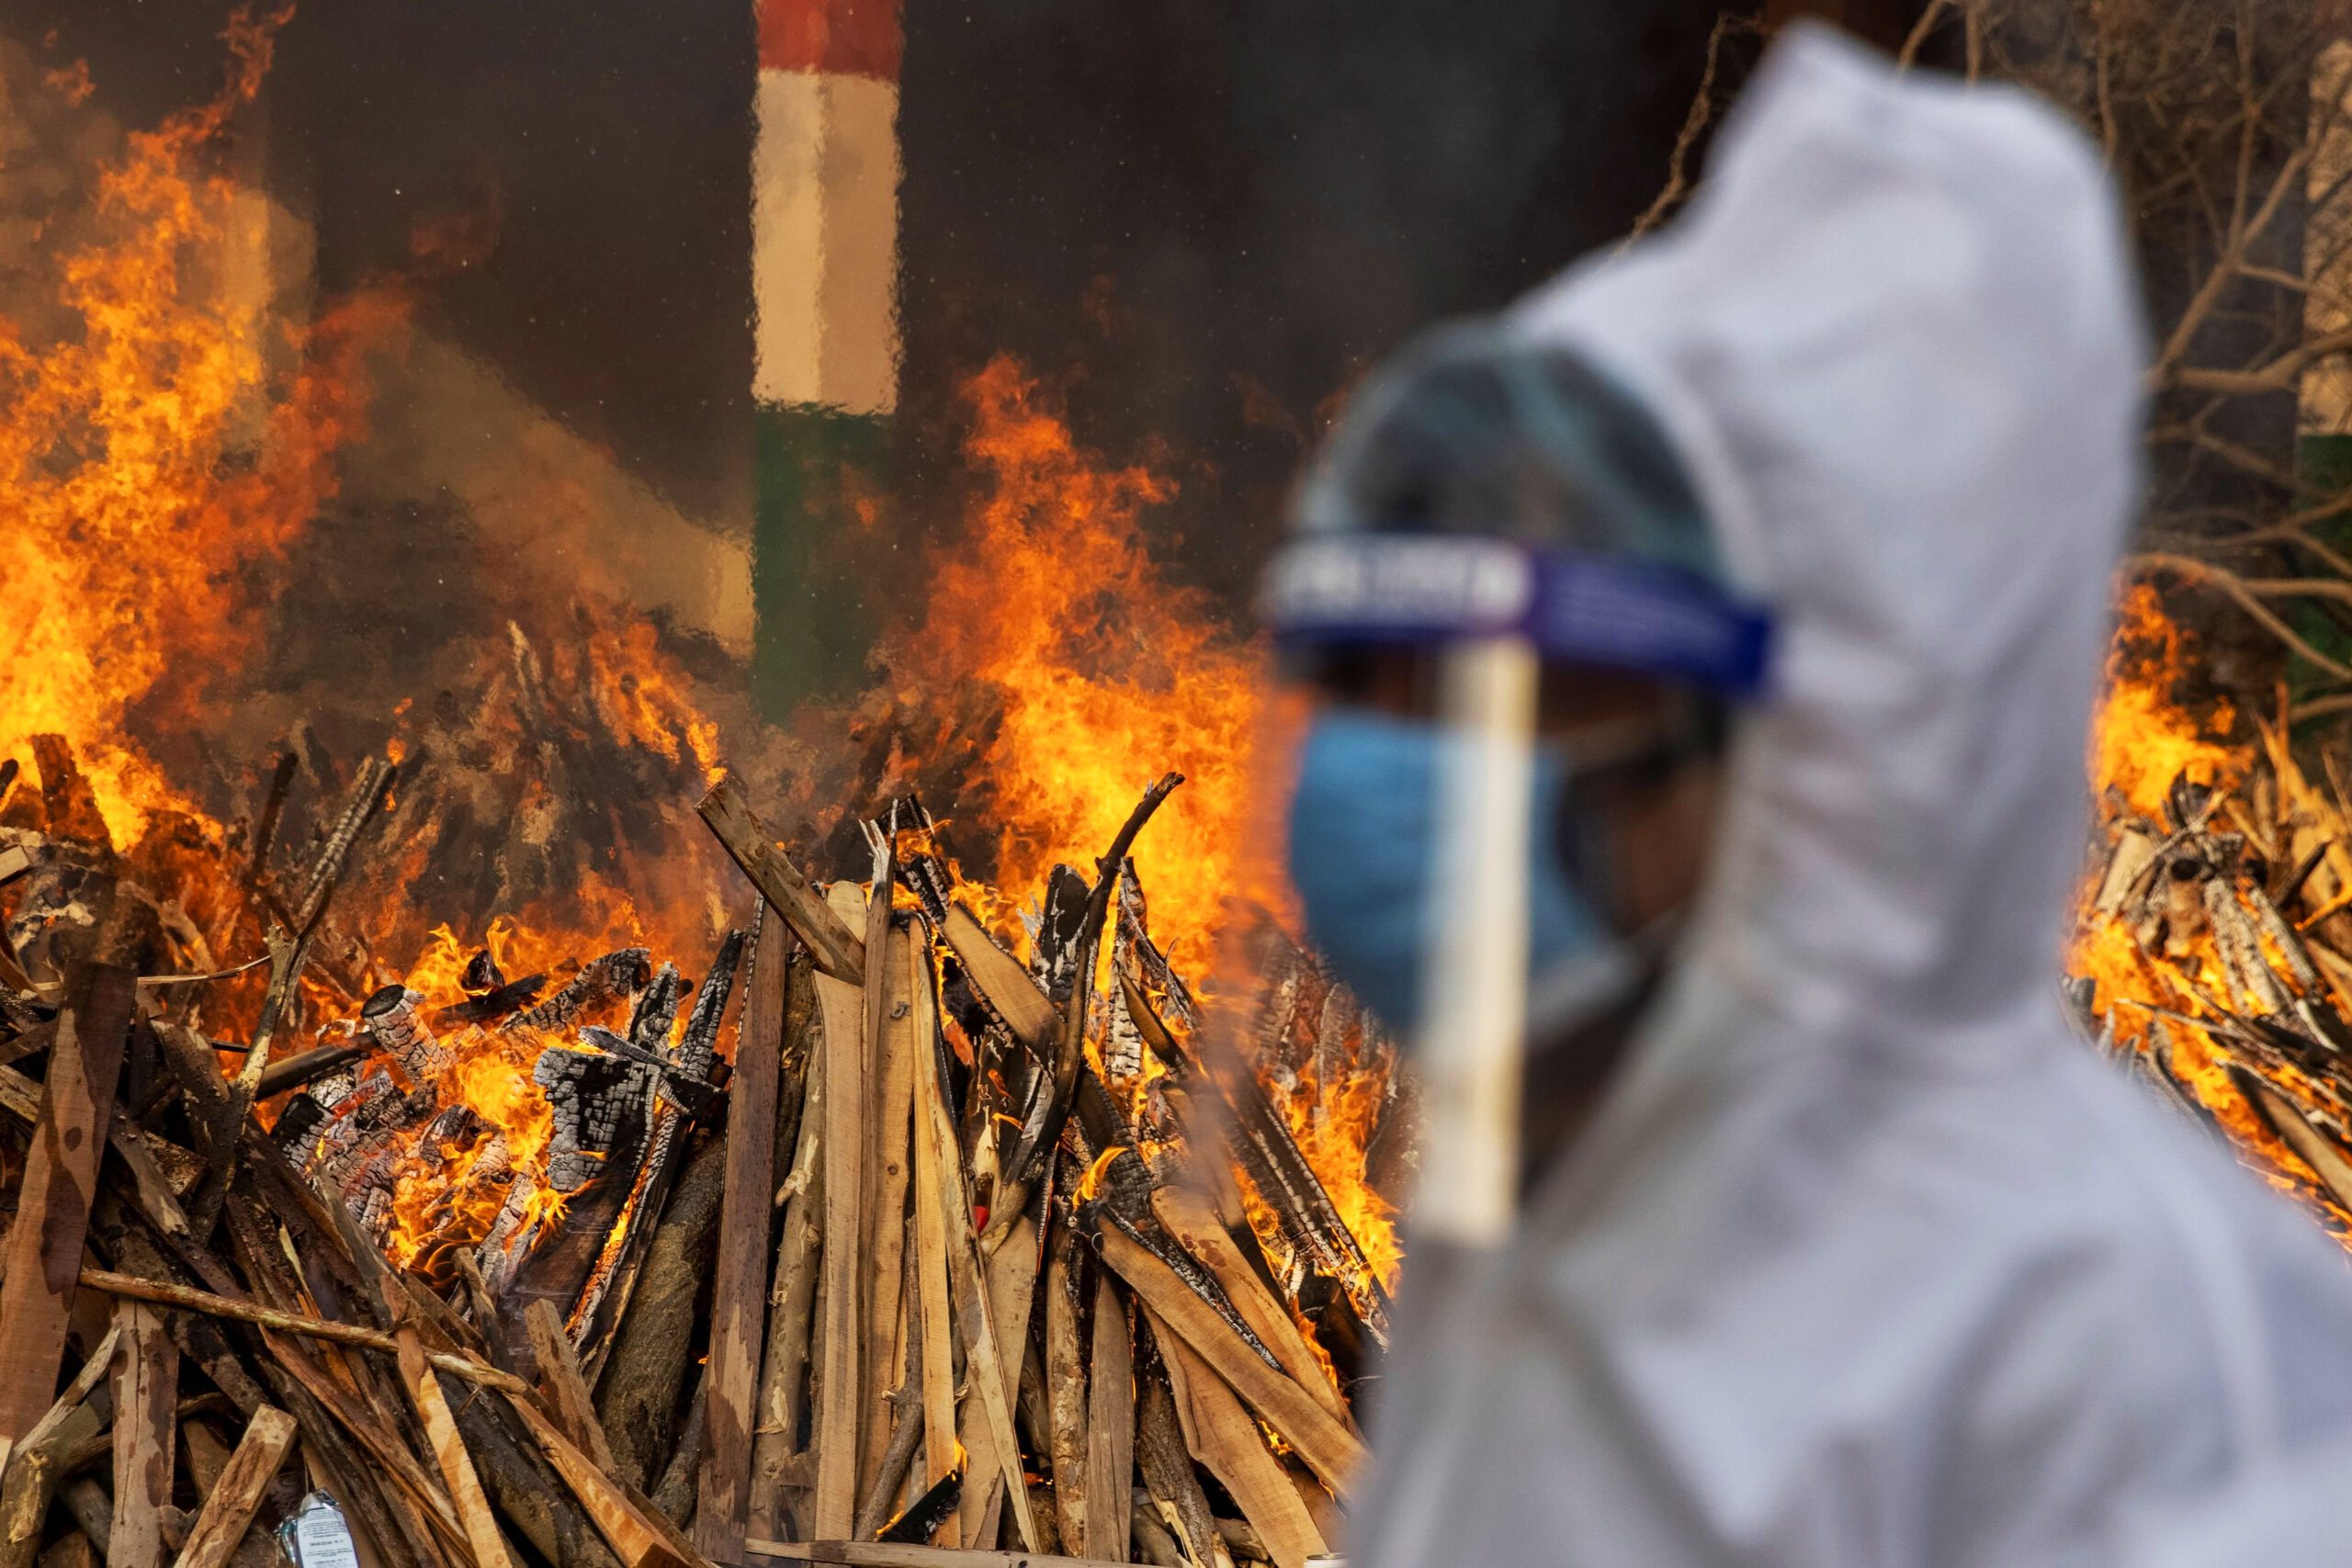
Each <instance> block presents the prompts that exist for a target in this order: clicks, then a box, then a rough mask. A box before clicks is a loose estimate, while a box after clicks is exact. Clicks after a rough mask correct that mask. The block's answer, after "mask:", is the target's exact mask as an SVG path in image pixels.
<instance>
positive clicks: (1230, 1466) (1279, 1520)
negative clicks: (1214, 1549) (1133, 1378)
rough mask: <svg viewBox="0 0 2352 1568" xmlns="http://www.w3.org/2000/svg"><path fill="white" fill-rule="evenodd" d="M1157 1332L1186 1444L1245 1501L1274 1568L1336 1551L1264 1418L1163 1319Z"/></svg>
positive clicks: (1155, 1325)
mask: <svg viewBox="0 0 2352 1568" xmlns="http://www.w3.org/2000/svg"><path fill="white" fill-rule="evenodd" d="M1152 1335H1153V1338H1154V1339H1155V1340H1156V1341H1157V1342H1158V1344H1159V1357H1160V1360H1161V1363H1162V1364H1163V1365H1165V1366H1166V1367H1167V1369H1168V1381H1169V1386H1170V1389H1171V1391H1172V1392H1173V1393H1175V1396H1176V1414H1177V1417H1178V1419H1179V1420H1181V1421H1182V1424H1183V1428H1184V1446H1185V1448H1186V1449H1188V1450H1190V1451H1191V1452H1192V1455H1193V1458H1194V1459H1196V1460H1198V1461H1201V1463H1203V1464H1204V1465H1206V1466H1207V1467H1208V1472H1209V1473H1210V1474H1211V1475H1214V1476H1216V1478H1217V1481H1218V1483H1219V1484H1221V1485H1223V1486H1224V1488H1225V1489H1226V1490H1227V1492H1229V1493H1231V1494H1232V1495H1233V1500H1234V1501H1235V1502H1236V1503H1238V1504H1239V1505H1241V1517H1244V1518H1246V1519H1248V1520H1249V1521H1250V1526H1251V1527H1252V1528H1253V1529H1256V1530H1257V1532H1258V1539H1259V1540H1261V1541H1263V1542H1264V1543H1265V1547H1266V1550H1267V1551H1270V1552H1272V1554H1273V1560H1274V1568H1306V1561H1307V1559H1308V1558H1310V1557H1320V1556H1323V1555H1324V1554H1325V1553H1327V1552H1328V1551H1329V1550H1330V1548H1329V1546H1328V1545H1327V1544H1326V1543H1325V1541H1324V1538H1323V1532H1322V1531H1321V1530H1319V1529H1317V1528H1316V1524H1315V1517H1314V1516H1313V1515H1312V1514H1310V1513H1308V1512H1307V1510H1306V1504H1305V1503H1304V1502H1302V1501H1301V1500H1300V1498H1299V1495H1298V1490H1297V1488H1296V1487H1295V1486H1294V1485H1293V1484H1292V1482H1291V1472H1289V1471H1287V1470H1285V1469H1284V1468H1283V1463H1282V1461H1280V1460H1278V1459H1276V1458H1275V1457H1274V1456H1273V1455H1272V1453H1271V1452H1270V1451H1268V1450H1267V1448H1266V1441H1265V1439H1264V1438H1262V1437H1261V1436H1259V1432H1258V1424H1257V1422H1255V1421H1253V1420H1251V1419H1250V1413H1249V1412H1248V1411H1247V1410H1244V1409H1243V1408H1242V1407H1241V1401H1240V1400H1239V1399H1238V1398H1237V1397H1236V1396H1235V1394H1234V1392H1233V1390H1232V1389H1231V1388H1230V1387H1228V1386H1227V1384H1226V1382H1225V1380H1224V1379H1223V1378H1221V1377H1219V1376H1217V1375H1216V1373H1215V1372H1214V1371H1210V1370H1209V1366H1208V1363H1207V1362H1205V1361H1204V1360H1202V1359H1200V1356H1199V1355H1198V1354H1197V1353H1196V1352H1194V1350H1193V1348H1192V1347H1191V1346H1189V1345H1187V1344H1185V1343H1184V1341H1183V1340H1182V1337H1179V1336H1177V1335H1175V1334H1173V1333H1170V1332H1169V1331H1168V1330H1167V1327H1166V1325H1164V1324H1163V1323H1161V1322H1159V1320H1158V1319H1156V1318H1155V1319H1153V1321H1152Z"/></svg>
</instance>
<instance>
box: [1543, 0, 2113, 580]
mask: <svg viewBox="0 0 2352 1568" xmlns="http://www.w3.org/2000/svg"><path fill="white" fill-rule="evenodd" d="M2128 254H2129V253H2128V249H2127V246H2126V243H2125V240H2124V225H2123V222H2122V217H2121V208H2120V200H2119V198H2118V196H2117V194H2116V192H2115V190H2114V188H2113V186H2112V183H2111V182H2110V181H2109V179H2108V178H2107V176H2106V175H2105V174H2104V172H2103V170H2102V167H2101V165H2100V163H2099V160H2098V156H2097V153H2096V152H2095V151H2094V150H2093V149H2092V147H2091V146H2090V145H2089V143H2088V142H2087V141H2086V139H2085V138H2084V137H2083V136H2082V134H2081V133H2080V132H2079V131H2077V130H2075V128H2073V127H2072V126H2071V125H2069V124H2068V123H2067V122H2066V121H2065V120H2064V118H2062V117H2060V116H2059V115H2058V114H2057V113H2056V112H2055V111H2053V110H2052V109H2050V108H2048V107H2045V106H2043V105H2041V104H2040V103H2038V102H2036V101H2034V100H2032V99H2031V98H2030V97H2029V96H2026V95H2024V94H2022V93H2018V92H2015V91H2010V90H2003V89H1992V88H1962V87H1961V86H1959V85H1955V84H1951V83H1950V82H1947V81H1943V80H1939V79H1936V78H1932V77H1928V76H1923V75H1917V74H1906V75H1904V76H1900V77H1898V76H1896V75H1894V73H1892V72H1891V71H1890V69H1889V67H1888V63H1887V62H1885V61H1884V60H1883V59H1881V58H1880V57H1877V56H1875V55H1872V54H1871V53H1870V52H1869V51H1865V50H1863V49H1862V48H1861V47H1860V45H1856V44H1852V43H1849V42H1847V41H1846V40H1844V39H1839V38H1838V36H1837V35H1835V34H1833V33H1830V32H1828V31H1827V30H1826V29H1823V28H1812V27H1801V28H1794V29H1792V31H1791V32H1790V33H1789V34H1787V35H1786V36H1784V38H1783V39H1782V40H1781V42H1780V43H1779V44H1777V45H1776V46H1775V48H1774V50H1773V51H1772V52H1771V54H1770V56H1768V58H1767V61H1766V63H1765V65H1764V66H1763V67H1762V68H1761V69H1760V70H1759V72H1758V79H1757V80H1756V81H1755V82H1754V83H1753V84H1752V85H1750V87H1749V88H1748V90H1747V93H1746V95H1745V96H1743V97H1742V99H1741V100H1740V102H1739V103H1738V104H1737V105H1736V107H1735V108H1734V109H1733V111H1732V113H1731V115H1730V117H1729V118H1728V119H1727V120H1726V122H1725V125H1724V130H1723V132H1722V135H1721V137H1720V139H1719V141H1718V142H1717V144H1716V148H1715V151H1714V153H1713V157H1712V160H1711V163H1710V165H1709V168H1708V171H1707V176H1706V178H1705V180H1704V181H1703V182H1702V185H1701V186H1700V188H1699V191H1698V194H1697V195H1696V196H1695V197H1693V198H1692V200H1691V204H1690V206H1689V207H1688V208H1687V209H1685V210H1684V212H1682V213H1681V214H1680V215H1679V216H1678V217H1677V218H1676V220H1674V221H1673V222H1672V223H1671V224H1670V225H1669V226H1668V228H1667V229H1666V230H1664V231H1661V232H1659V233H1657V234H1655V235H1652V236H1650V237H1648V238H1646V239H1644V240H1642V241H1639V242H1637V243H1634V245H1632V246H1631V247H1629V248H1627V249H1625V250H1624V251H1623V252H1619V253H1612V254H1609V255H1605V256H1600V257H1596V258H1594V259H1593V260H1591V261H1589V262H1588V263H1586V264H1584V265H1581V266H1579V267H1577V268H1575V269H1573V270H1572V271H1571V272H1569V273H1568V274H1566V275H1564V276H1562V277H1561V278H1560V279H1558V280H1556V281H1555V282H1554V283H1553V284H1550V285H1547V286H1546V287H1545V288H1543V289H1541V290H1539V291H1538V292H1537V293H1535V294H1533V295H1532V296H1530V297H1529V298H1528V299H1526V300H1525V301H1523V302H1522V303H1521V305H1520V306H1519V307H1518V308H1517V310H1516V311H1515V312H1514V321H1515V322H1516V324H1517V326H1518V328H1519V330H1521V331H1522V332H1524V333H1528V334H1530V335H1532V336H1534V337H1538V338H1552V339H1555V340H1557V341H1560V342H1563V343H1566V344H1571V345H1573V346H1575V347H1577V348H1578V349H1579V350H1580V351H1582V352H1584V353H1586V354H1587V355H1589V356H1590V357H1591V358H1593V359H1594V360H1595V362H1596V363H1598V364H1600V365H1601V366H1602V367H1603V368H1604V369H1606V370H1607V371H1608V372H1610V373H1611V375H1612V376H1613V377H1615V378H1617V379H1618V380H1620V381H1621V382H1622V383H1623V384H1624V385H1626V386H1627V387H1629V388H1630V389H1632V390H1634V392H1635V393H1636V394H1637V395H1639V396H1641V397H1642V398H1643V399H1644V400H1645V401H1646V402H1647V403H1648V404H1649V406H1650V408H1651V410H1652V412H1654V413H1655V414H1656V415H1657V417H1658V418H1659V420H1660V422H1661V423H1663V424H1664V425H1665V426H1666V427H1667V429H1668V432H1669V434H1670V435H1671V436H1672V438H1673V440H1674V441H1675V443H1676V445H1677V446H1678V448H1679V451H1680V453H1681V455H1682V456H1683V457H1684V459H1685V462H1686V464H1687V465H1688V466H1689V468H1691V471H1692V473H1693V475H1694V477H1695V479H1696V480H1697V482H1698V484H1699V488H1700V490H1701V491H1702V495H1703V496H1704V497H1705V499H1706V501H1707V503H1708V505H1709V508H1710V510H1711V512H1712V513H1713V514H1714V516H1715V518H1716V520H1717V523H1718V526H1719V529H1720V530H1721V533H1722V536H1723V541H1724V547H1725V551H1726V554H1727V555H1728V556H1729V557H1730V558H1732V560H1733V563H1734V566H1735V569H1736V572H1737V574H1738V575H1739V577H1740V581H1741V584H1742V586H1744V587H1747V588H1748V589H1750V590H1752V591H1755V592H1762V593H1764V594H1765V595H1767V596H1768V597H1770V596H1775V595H1777V594H1779V593H1781V592H1788V591H1790V590H1792V589H1796V588H1800V587H1802V584H1803V579H1804V569H1803V567H1802V565H1793V564H1791V563H1787V562H1778V563H1776V562H1775V561H1774V560H1773V556H1774V555H1775V554H1776V553H1778V552H1777V551H1775V550H1774V549H1773V548H1772V547H1771V545H1770V540H1769V539H1767V538H1764V537H1758V536H1757V535H1758V533H1759V531H1768V532H1769V533H1770V534H1772V535H1787V534H1789V533H1791V532H1792V526H1793V525H1796V524H1803V523H1804V518H1803V517H1799V518H1796V519H1794V520H1793V521H1792V519H1790V518H1787V517H1781V516H1776V513H1781V512H1785V511H1787V510H1788V506H1787V502H1788V497H1787V496H1786V495H1781V496H1777V497H1776V496H1774V495H1771V494H1766V493H1758V492H1757V490H1758V484H1759V482H1760V481H1759V470H1761V471H1766V472H1780V473H1782V474H1783V478H1782V479H1781V481H1780V482H1781V484H1782V486H1783V488H1784V489H1785V488H1786V486H1787V485H1789V484H1790V483H1792V482H1798V481H1799V479H1800V477H1801V476H1806V475H1811V476H1814V477H1812V478H1804V479H1802V481H1801V482H1802V485H1803V488H1804V490H1805V491H1807V492H1808V494H1809V495H1811V497H1812V500H1811V502H1808V504H1806V505H1805V506H1804V507H1803V508H1802V509H1801V510H1802V511H1803V512H1804V513H1807V514H1812V513H1817V512H1818V511H1819V510H1820V508H1821V507H1823V506H1826V507H1830V508H1834V509H1848V508H1855V509H1859V510H1860V511H1862V512H1865V513H1869V512H1871V511H1872V508H1871V505H1870V502H1871V500H1872V499H1876V500H1880V501H1884V500H1887V499H1890V498H1893V499H1895V500H1897V501H1898V502H1925V503H1926V504H1927V507H1928V509H1929V510H1928V511H1927V512H1926V513H1925V515H1923V518H1922V521H1923V522H1924V521H1925V520H1926V517H1927V516H1933V515H1936V514H1939V512H1940V511H1941V510H1942V509H1941V508H1939V507H1937V506H1936V502H1937V498H1938V497H1939V496H1942V495H1946V494H1951V496H1952V498H1953V500H1955V501H1956V502H1961V503H1963V504H1964V503H1966V502H1967V500H1968V498H1969V496H1970V495H1971V493H1973V492H1972V491H1969V490H1968V489H1967V487H1966V484H1965V482H1964V481H1963V483H1962V486H1961V488H1959V489H1958V490H1957V491H1954V490H1953V487H1952V483H1951V474H1952V473H1958V474H1961V475H1966V474H1970V473H1976V474H1980V475H1981V474H1983V473H1984V472H1985V471H1986V465H1987V464H1994V465H1999V466H2001V467H2006V468H2015V467H2017V466H2018V464H2019V463H2020V462H2021V461H2024V462H2030V463H2031V464H2032V465H2034V466H2035V467H2036V468H2039V469H2041V470H2044V471H2045V472H2046V473H2047V474H2048V476H2049V478H2050V479H2051V481H2052V482H2051V483H2050V485H2049V486H2048V488H2049V489H2051V490H2052V491H2053V492H2056V491H2062V490H2064V489H2068V488H2072V487H2071V486H2070V485H2069V483H2068V481H2069V480H2070V479H2073V478H2074V477H2075V476H2077V475H2080V476H2083V477H2084V478H2085V479H2095V480H2096V481H2097V482H2095V483H2092V484H2091V485H2090V487H2089V488H2091V489H2094V490H2097V491H2101V492H2104V491H2108V490H2112V491H2114V498H2113V500H2112V501H2111V502H2110V501H2109V498H2108V497H2106V496H2105V495H2104V494H2103V493H2102V494H2100V495H2098V496H2086V495H2082V494H2075V495H2071V496H2068V497H2067V498H2066V502H2065V503H2066V504H2067V505H2068V506H2070V507H2072V508H2075V509H2077V510H2084V511H2088V512H2090V513H2097V514H2098V515H2095V516H2094V517H2092V518H2091V519H2090V520H2089V522H2090V525H2091V526H2092V527H2093V528H2094V529H2105V528H2106V526H2107V525H2109V524H2110V523H2112V522H2117V521H2119V520H2120V501H2121V498H2122V497H2123V496H2124V495H2125V494H2127V493H2128V490H2129V486H2130V482H2131V473H2132V472H2133V471H2134V465H2135V462H2136V458H2135V456H2134V453H2135V450H2136V448H2135V446H2134V445H2133V439H2132V430H2133V425H2134V421H2135V420H2136V417H2137V412H2138V408H2139V401H2140V389H2139V381H2140V377H2139V368H2140V366H2141V364H2142V363H2143V361H2144V358H2145V354H2146V350H2145V341H2144V339H2145V334H2144V331H2143V327H2142V326H2141V324H2140V320H2139V311H2138V307H2137V303H2136V301H2137V288H2136V285H2135V283H2134V281H2133V276H2132V272H2131V267H2130V265H2129V262H2128ZM1923 367H1933V369H1932V373H1927V372H1925V371H1923ZM1987 412H1992V413H1997V414H2000V415H2002V416H2003V417H2001V418H1998V419H1993V418H1987V417H1984V416H1985V414H1986V413H1987ZM1970 413H1974V414H1976V415H1977V416H1978V417H1975V418H1973V419H1970V418H1963V417H1958V416H1961V415H1966V414H1970ZM2060 434H2063V435H2064V446H2057V445H2056V438H2057V436H2058V435H2060ZM1985 443H1991V444H1993V445H1994V446H1995V447H1996V449H1994V450H1981V449H1979V448H1980V446H1983V445H1984V444H1985ZM1896 452H1900V453H1902V454H1904V455H1905V456H1906V457H1915V458H1916V459H1917V460H1916V461H1915V462H1912V463H1905V464H1890V463H1889V462H1888V461H1887V458H1888V457H1890V456H1891V455H1893V454H1894V453H1896ZM1939 459H1944V461H1941V462H1938V460H1939ZM1938 467H1939V468H1942V469H1944V470H1948V471H1947V472H1934V473H1931V472H1929V471H1928V469H1929V468H1938ZM1915 468H1917V469H1918V470H1919V471H1918V472H1917V473H1916V474H1915V473H1914V471H1913V470H1914V469H1915ZM1994 471H1998V469H1997V468H1996V469H1995V470H1994ZM2054 500H2055V495H2054V493H2053V501H2054ZM1776 502H1779V504H1777V505H1776ZM2106 513H2116V516H2114V517H2109V516H2108V515H2106ZM2077 531H2079V530H2077ZM1813 533H1814V530H1812V529H1811V528H1807V529H1806V530H1805V536H1806V537H1811V536H1813Z"/></svg>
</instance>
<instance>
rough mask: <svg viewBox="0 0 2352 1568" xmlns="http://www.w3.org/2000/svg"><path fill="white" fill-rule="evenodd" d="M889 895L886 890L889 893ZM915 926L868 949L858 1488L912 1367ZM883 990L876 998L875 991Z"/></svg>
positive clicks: (876, 1458)
mask: <svg viewBox="0 0 2352 1568" xmlns="http://www.w3.org/2000/svg"><path fill="white" fill-rule="evenodd" d="M887 897H888V894H887V892H886V894H885V898H886V899H887ZM917 940H918V939H917V937H916V934H915V931H914V930H913V928H912V927H911V926H909V925H905V924H900V925H899V926H897V927H895V928H892V929H888V930H887V931H884V932H882V933H881V934H880V935H878V936H877V937H876V939H875V941H874V942H870V943H869V944H868V946H867V948H866V951H867V952H868V953H879V954H881V955H882V956H883V958H884V961H885V963H884V971H883V974H882V975H881V976H879V978H880V981H881V988H880V990H879V992H878V993H876V992H875V991H872V990H869V991H868V993H867V998H868V1005H867V1010H866V1021H867V1022H868V1023H869V1024H877V1025H878V1030H877V1032H876V1036H875V1050H874V1059H873V1066H872V1076H871V1077H869V1078H868V1080H867V1081H868V1082H869V1083H871V1084H873V1085H874V1086H875V1087H876V1093H875V1095H874V1096H873V1098H872V1100H870V1101H869V1102H868V1110H869V1111H870V1112H871V1115H872V1119H871V1120H870V1121H868V1122H867V1123H866V1129H865V1136H866V1160H865V1183H866V1185H865V1192H866V1203H867V1208H866V1225H865V1267H866V1275H865V1278H866V1285H867V1288H866V1292H865V1300H866V1303H867V1306H866V1333H865V1346H866V1349H867V1352H868V1353H869V1355H870V1356H871V1358H872V1359H871V1360H870V1361H869V1362H868V1364H867V1367H866V1374H865V1394H864V1411H865V1439H864V1441H865V1448H864V1451H863V1453H862V1455H861V1457H860V1459H859V1461H858V1469H857V1474H858V1493H859V1495H861V1496H863V1495H865V1493H866V1491H867V1489H868V1488H870V1487H871V1485H872V1483H873V1480H874V1473H875V1472H876V1469H877V1468H878V1467H879V1466H880V1464H881V1462H882V1452H883V1450H885V1449H886V1448H888V1446H889V1442H890V1427H891V1425H892V1411H891V1409H890V1401H889V1399H888V1393H889V1391H890V1390H891V1389H892V1388H895V1387H897V1386H898V1385H899V1382H901V1381H902V1377H903V1373H904V1371H905V1369H903V1368H902V1367H900V1366H899V1357H898V1356H897V1355H896V1354H894V1352H895V1351H897V1350H899V1349H901V1348H903V1347H904V1345H905V1342H906V1335H905V1333H904V1332H903V1325H902V1324H901V1323H900V1321H899V1314H900V1312H901V1310H902V1308H904V1307H905V1306H906V1305H908V1304H909V1303H904V1302H902V1301H901V1300H900V1299H899V1297H900V1291H901V1285H902V1281H903V1280H904V1279H905V1275H906V1248H907V1182H908V1179H909V1177H910V1175H911V1174H912V1172H911V1170H910V1161H909V1158H908V1156H909V1153H910V1137H911V1126H912V1123H911V1117H912V1112H913V1110H914V1086H915V1071H916V1068H915V1055H916V1051H917V1048H918V1047H917V1042H916V1039H915V1007H914V969H915V952H914V950H915V944H916V942H917ZM876 995H878V996H879V998H880V1000H879V1002H878V1003H876V1001H875V1000H874V998H875V997H876Z"/></svg>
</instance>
